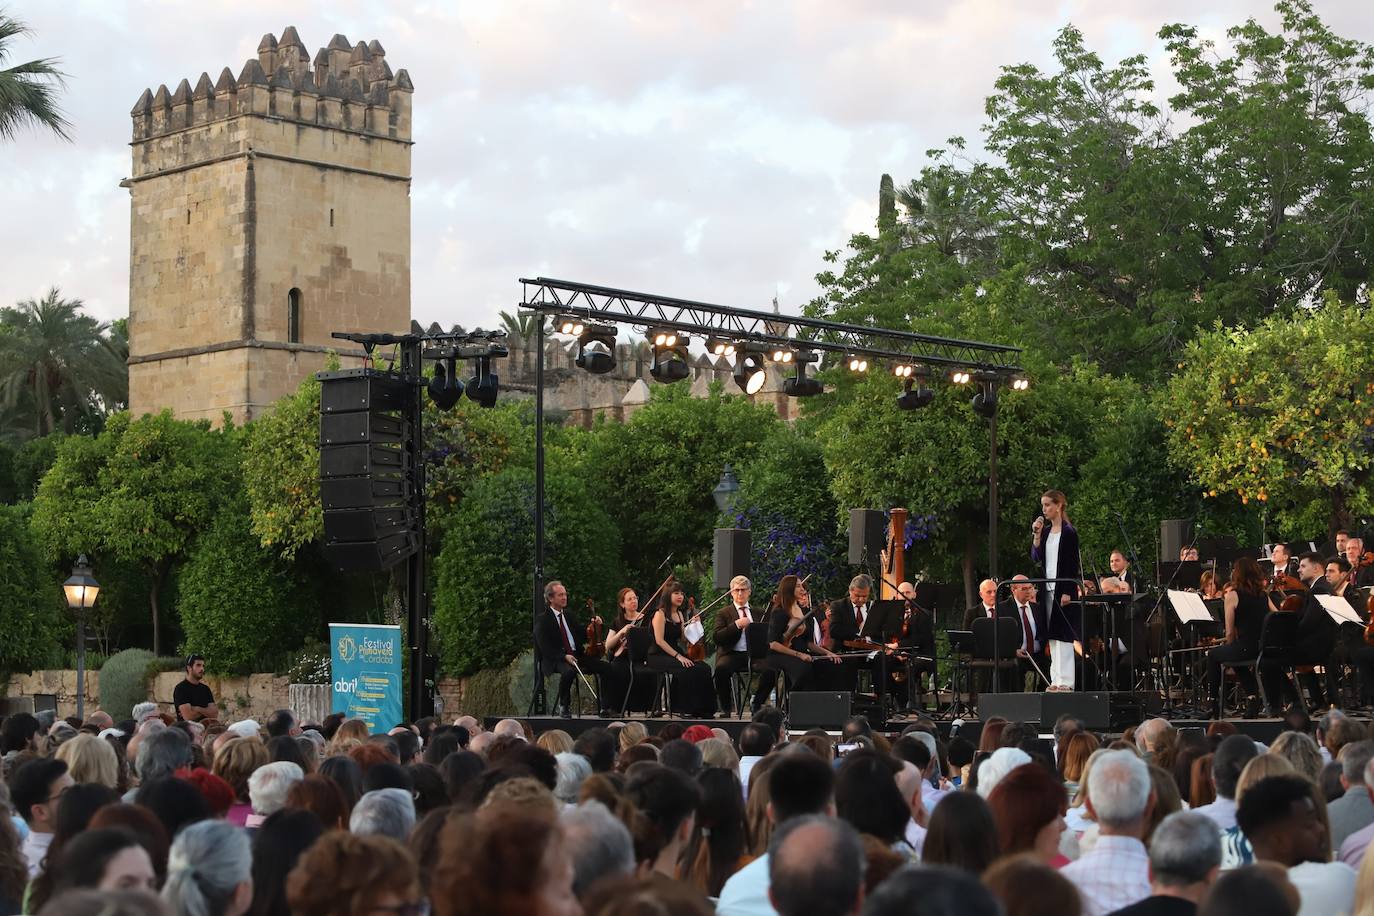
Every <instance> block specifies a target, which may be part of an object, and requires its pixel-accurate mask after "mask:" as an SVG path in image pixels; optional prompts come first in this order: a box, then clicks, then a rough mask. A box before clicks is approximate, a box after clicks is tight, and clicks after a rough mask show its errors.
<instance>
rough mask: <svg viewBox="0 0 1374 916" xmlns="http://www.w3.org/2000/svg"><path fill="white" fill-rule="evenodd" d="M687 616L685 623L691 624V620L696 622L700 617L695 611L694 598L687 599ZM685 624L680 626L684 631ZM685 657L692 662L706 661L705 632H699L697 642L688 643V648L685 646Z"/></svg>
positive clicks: (695, 602)
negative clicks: (699, 637)
mask: <svg viewBox="0 0 1374 916" xmlns="http://www.w3.org/2000/svg"><path fill="white" fill-rule="evenodd" d="M687 614H688V616H687V623H691V622H692V621H693V620H696V619H697V618H698V617H700V616H701V613H700V612H698V611H697V599H696V598H688V599H687ZM687 623H684V624H683V625H682V627H683V629H684V630H685V629H686V628H687ZM687 657H688V658H689V659H691V660H692V661H694V662H704V661H706V631H705V630H702V631H701V639H698V640H697V641H696V642H694V643H689V644H688V646H687Z"/></svg>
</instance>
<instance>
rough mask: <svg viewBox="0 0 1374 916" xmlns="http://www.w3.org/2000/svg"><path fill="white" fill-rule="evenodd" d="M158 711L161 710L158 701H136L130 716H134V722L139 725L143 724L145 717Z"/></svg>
mask: <svg viewBox="0 0 1374 916" xmlns="http://www.w3.org/2000/svg"><path fill="white" fill-rule="evenodd" d="M158 712H160V710H159V708H158V705H157V704H156V703H153V702H145V703H135V704H134V709H133V712H132V713H130V716H131V717H132V718H133V720H134V722H136V723H138V724H139V725H142V724H143V720H144V719H146V718H148V717H149V716H150V715H154V714H156V713H158Z"/></svg>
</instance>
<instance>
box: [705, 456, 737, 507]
mask: <svg viewBox="0 0 1374 916" xmlns="http://www.w3.org/2000/svg"><path fill="white" fill-rule="evenodd" d="M738 492H739V478H738V477H736V476H735V469H734V468H732V467H730V465H729V464H726V465H725V470H724V471H722V472H721V475H720V483H718V484H716V488H715V489H714V490H712V491H711V497H712V498H713V499H714V500H715V501H716V508H717V509H718V510H720V511H721V512H724V511H726V510H727V509H729V508H730V507H731V505H733V504H734V502H735V494H737V493H738Z"/></svg>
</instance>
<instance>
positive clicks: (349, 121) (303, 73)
mask: <svg viewBox="0 0 1374 916" xmlns="http://www.w3.org/2000/svg"><path fill="white" fill-rule="evenodd" d="M414 91H415V87H414V85H413V84H412V83H411V81H410V74H408V73H407V72H406V71H405V70H398V71H396V72H395V73H393V72H392V70H391V66H390V64H388V63H387V60H386V50H385V49H384V48H383V47H382V44H381V42H379V41H377V40H376V39H373V40H372V41H370V42H361V41H360V42H358V43H357V44H355V45H350V44H349V42H348V39H347V38H345V37H344V36H343V35H335V36H334V37H333V38H332V39H330V41H329V44H328V45H326V46H325V47H323V48H321V49H320V50H319V51H318V52H317V53H316V54H315V58H314V66H313V68H312V66H311V58H310V55H309V54H308V53H307V52H306V50H305V45H304V43H303V42H302V41H301V39H300V36H299V35H298V34H297V33H296V28H295V26H287V27H286V29H285V30H284V31H283V32H282V34H281V38H280V39H278V38H277V37H276V36H275V35H272V34H271V33H268V34H266V35H264V36H263V37H262V41H261V42H260V43H259V44H258V56H257V57H256V58H249V59H248V61H247V62H246V63H244V65H243V68H242V69H241V70H240V71H239V75H238V77H237V79H236V78H235V77H234V75H233V72H232V71H231V70H230V69H229V68H228V67H225V68H224V69H223V70H222V71H221V72H220V75H219V78H218V79H217V80H215V81H214V82H213V83H212V82H211V79H210V74H209V73H202V74H201V75H200V79H198V80H197V81H196V84H195V87H194V88H192V86H191V83H190V81H189V80H186V79H183V80H182V81H181V82H180V83H178V84H177V88H176V90H175V91H174V92H169V91H168V90H167V86H166V84H163V85H161V86H159V87H158V88H157V91H156V92H154V91H152V90H150V89H145V90H143V94H142V95H141V96H139V99H138V102H137V103H136V104H135V105H134V107H133V111H131V112H130V114H131V115H132V117H133V139H134V142H135V143H138V142H140V141H144V140H151V139H154V138H157V137H162V136H166V135H167V134H171V133H175V132H177V131H181V130H185V129H187V128H191V127H196V126H199V125H203V124H208V123H211V122H214V121H222V120H226V119H229V118H235V117H239V116H240V115H261V116H264V117H272V118H279V119H281V120H286V121H295V122H298V123H302V124H311V125H315V126H317V127H325V128H331V129H334V130H346V131H350V132H354V133H359V134H364V135H369V136H374V137H383V138H388V139H393V140H401V141H406V142H409V140H410V138H411V94H412V93H413V92H414Z"/></svg>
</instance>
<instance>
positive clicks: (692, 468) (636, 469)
mask: <svg viewBox="0 0 1374 916" xmlns="http://www.w3.org/2000/svg"><path fill="white" fill-rule="evenodd" d="M781 425H782V421H781V420H780V419H779V418H778V415H777V413H776V412H774V411H773V409H772V408H770V407H767V406H764V405H756V404H752V403H750V402H749V401H747V400H745V399H744V398H742V397H726V396H724V395H723V394H721V393H720V392H719V391H718V390H716V391H712V392H711V394H710V395H709V396H707V397H705V398H694V397H691V395H690V393H689V391H688V390H687V386H685V385H663V386H655V388H654V389H653V397H652V399H651V400H650V402H649V403H648V404H646V405H645V406H644V407H642V408H640V409H639V410H638V411H636V412H635V414H634V416H633V417H631V418H630V420H629V422H627V423H603V424H600V425H598V426H596V427H594V428H593V429H592V430H591V431H589V432H587V433H585V434H583V435H581V436H570V440H571V441H570V444H569V446H568V449H567V451H566V452H565V453H564V452H559V453H554V452H551V456H550V457H551V460H553V461H560V460H571V461H573V462H574V466H575V467H576V469H577V472H578V473H580V474H582V476H583V477H584V479H586V480H587V482H588V485H589V486H590V487H591V488H592V492H593V493H594V494H595V495H596V497H597V499H598V500H599V501H600V502H601V504H602V505H603V506H605V507H606V511H607V512H608V513H610V516H611V518H612V519H613V520H614V522H615V525H616V528H617V529H618V530H620V531H622V532H624V533H625V565H626V567H627V569H626V572H627V573H628V574H629V575H630V576H631V577H632V580H633V581H636V582H644V583H647V582H650V581H653V582H654V583H657V582H658V581H659V579H661V578H662V576H661V575H659V574H657V570H658V568H659V564H660V563H662V562H663V559H664V557H666V556H667V555H668V554H670V553H671V554H673V555H674V557H675V559H674V564H675V565H688V564H690V563H693V562H695V565H698V566H702V567H703V568H704V561H706V560H707V559H708V558H707V554H708V553H709V550H710V545H711V531H712V529H713V528H714V527H715V523H716V518H717V509H716V504H715V498H714V496H713V495H712V492H713V490H714V489H715V486H716V484H717V483H719V482H720V475H721V472H722V470H723V469H724V466H725V465H726V464H731V465H733V466H735V467H743V466H744V465H745V464H747V463H748V462H749V460H750V459H752V458H753V457H754V456H755V455H756V454H758V452H759V450H760V449H761V448H763V447H764V446H765V443H766V442H768V440H769V439H770V438H771V437H772V436H773V435H774V433H775V432H776V431H777V430H778V429H779V428H780V427H781ZM563 454H567V456H568V458H567V459H564V458H563V457H562V455H563Z"/></svg>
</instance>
